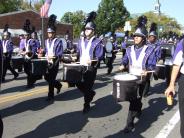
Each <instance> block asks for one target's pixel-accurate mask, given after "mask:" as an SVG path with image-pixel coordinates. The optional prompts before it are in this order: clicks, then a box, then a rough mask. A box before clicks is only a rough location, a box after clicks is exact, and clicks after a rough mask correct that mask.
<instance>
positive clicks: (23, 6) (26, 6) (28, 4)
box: [20, 0, 43, 12]
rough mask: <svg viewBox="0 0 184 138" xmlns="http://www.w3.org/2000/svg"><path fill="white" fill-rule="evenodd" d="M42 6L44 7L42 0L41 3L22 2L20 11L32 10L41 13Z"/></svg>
mask: <svg viewBox="0 0 184 138" xmlns="http://www.w3.org/2000/svg"><path fill="white" fill-rule="evenodd" d="M42 5H43V1H42V0H41V1H32V0H31V1H30V0H21V5H20V9H22V10H29V9H32V10H35V11H37V12H39V11H40V8H41V6H42Z"/></svg>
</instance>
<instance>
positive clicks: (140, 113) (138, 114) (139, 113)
mask: <svg viewBox="0 0 184 138" xmlns="http://www.w3.org/2000/svg"><path fill="white" fill-rule="evenodd" d="M141 115H142V111H138V112H137V114H136V117H137V118H138V119H139V118H140V117H141Z"/></svg>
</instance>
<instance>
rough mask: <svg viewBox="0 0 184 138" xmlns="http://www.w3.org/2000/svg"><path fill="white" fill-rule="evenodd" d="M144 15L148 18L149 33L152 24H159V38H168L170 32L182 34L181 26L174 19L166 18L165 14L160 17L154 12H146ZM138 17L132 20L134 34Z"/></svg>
mask: <svg viewBox="0 0 184 138" xmlns="http://www.w3.org/2000/svg"><path fill="white" fill-rule="evenodd" d="M144 15H145V16H146V17H147V19H148V22H147V30H148V31H149V28H150V26H151V23H152V22H155V23H157V27H158V30H157V32H159V36H160V37H162V36H166V35H168V34H169V32H173V33H176V34H178V35H179V34H180V30H181V26H180V25H179V24H178V23H177V21H176V20H175V19H174V18H171V17H169V16H166V15H164V14H161V15H158V14H155V13H153V12H146V13H144ZM137 18H138V16H135V17H134V18H132V19H131V20H130V22H131V26H132V32H134V31H135V26H136V23H137Z"/></svg>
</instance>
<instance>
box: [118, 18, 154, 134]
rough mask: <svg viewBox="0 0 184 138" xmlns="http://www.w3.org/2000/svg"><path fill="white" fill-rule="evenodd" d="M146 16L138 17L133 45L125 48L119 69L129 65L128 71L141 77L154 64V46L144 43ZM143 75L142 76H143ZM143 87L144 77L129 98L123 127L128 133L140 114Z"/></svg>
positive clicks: (152, 67)
mask: <svg viewBox="0 0 184 138" xmlns="http://www.w3.org/2000/svg"><path fill="white" fill-rule="evenodd" d="M146 22H147V18H146V17H145V16H141V17H139V19H138V25H137V29H136V31H135V33H134V45H132V46H130V47H128V48H126V53H125V56H124V57H123V59H122V63H121V66H120V68H119V69H120V70H124V69H125V68H126V67H127V66H129V73H130V74H133V75H136V76H138V77H141V76H142V75H143V76H144V77H146V75H147V74H148V73H147V71H149V70H153V69H154V68H155V65H156V60H155V59H154V52H153V51H154V48H153V47H149V46H147V45H146V37H147V30H146V28H145V24H146ZM144 77H143V78H144ZM144 87H145V82H144V79H143V80H142V82H141V81H140V82H139V91H138V96H137V98H135V99H132V100H130V101H129V102H130V106H129V113H128V118H127V124H126V127H125V128H124V133H129V132H131V131H133V129H134V119H135V117H139V116H140V115H141V108H142V102H141V99H142V94H143V90H144Z"/></svg>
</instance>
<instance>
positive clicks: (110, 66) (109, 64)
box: [105, 54, 116, 74]
mask: <svg viewBox="0 0 184 138" xmlns="http://www.w3.org/2000/svg"><path fill="white" fill-rule="evenodd" d="M115 58H116V56H115V55H114V54H113V55H112V57H106V59H105V60H106V65H107V68H108V69H107V73H108V74H110V73H111V72H112V69H113V62H114V60H115Z"/></svg>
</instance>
